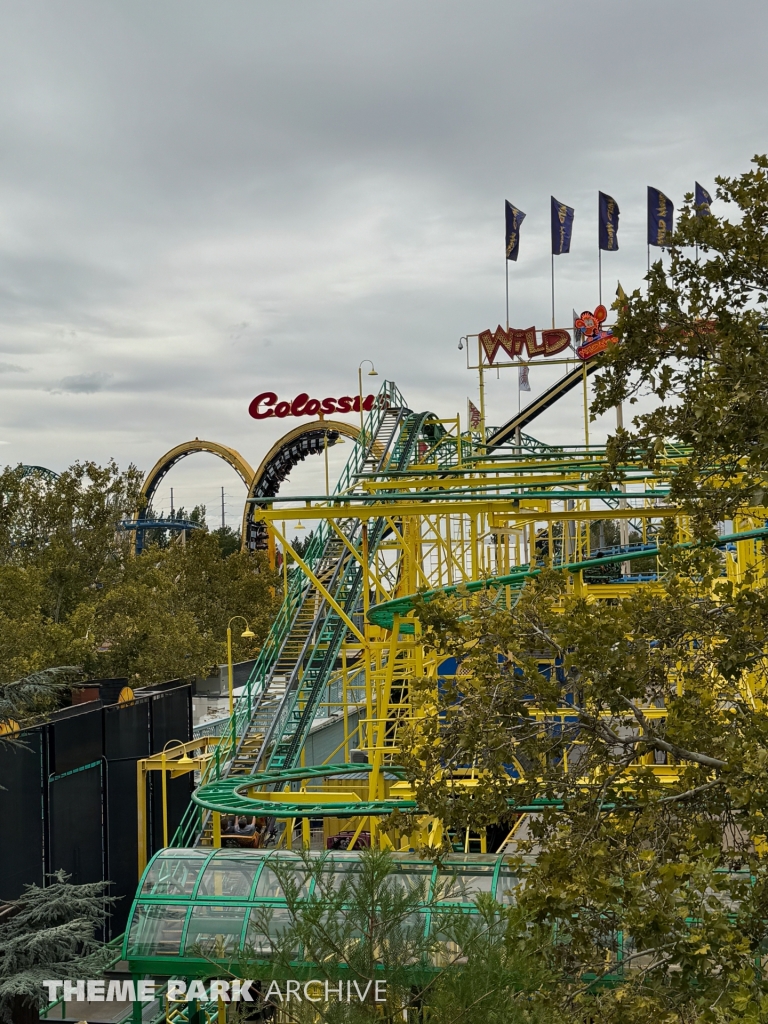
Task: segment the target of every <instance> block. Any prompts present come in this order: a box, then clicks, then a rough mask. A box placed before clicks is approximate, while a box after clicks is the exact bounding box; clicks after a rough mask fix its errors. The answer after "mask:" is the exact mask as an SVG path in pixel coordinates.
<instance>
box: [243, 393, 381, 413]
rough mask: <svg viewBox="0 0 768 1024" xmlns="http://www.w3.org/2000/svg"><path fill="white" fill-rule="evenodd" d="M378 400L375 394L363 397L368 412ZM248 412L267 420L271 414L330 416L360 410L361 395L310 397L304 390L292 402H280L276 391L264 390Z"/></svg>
mask: <svg viewBox="0 0 768 1024" xmlns="http://www.w3.org/2000/svg"><path fill="white" fill-rule="evenodd" d="M375 402H376V396H375V395H368V397H367V398H364V399H363V409H364V410H365V411H366V412H368V411H369V410H370V409H372V408H373V406H374V404H375ZM248 412H249V413H250V414H251V416H253V418H254V419H255V420H265V419H267V418H268V417H269V416H277V417H278V419H283V418H284V417H285V416H320V417H323V416H330V415H332V414H333V413H335V412H341V413H344V412H360V396H359V395H355V396H354V398H351V397H350V396H349V395H344V397H343V398H323V399H322V400H321V399H319V398H310V397H309V395H308V394H306V393H305V392H303V391H302V393H301V394H300V395H297V396H296V397H295V398H294V400H293V401H292V402H279V401H278V399H277V395H276V394H275V392H274V391H262V393H261V394H260V395H256V397H255V398H254V400H253V401H252V402H251V404H250V405H249V406H248Z"/></svg>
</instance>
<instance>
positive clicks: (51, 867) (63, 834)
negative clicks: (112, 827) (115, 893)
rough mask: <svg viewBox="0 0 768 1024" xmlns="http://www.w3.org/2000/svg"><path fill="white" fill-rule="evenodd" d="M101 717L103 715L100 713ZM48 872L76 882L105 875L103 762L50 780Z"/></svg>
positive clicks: (78, 883)
mask: <svg viewBox="0 0 768 1024" xmlns="http://www.w3.org/2000/svg"><path fill="white" fill-rule="evenodd" d="M99 717H101V716H99ZM48 794H49V795H48V801H49V820H48V836H49V846H48V871H49V872H54V871H58V870H59V869H61V868H63V869H64V871H66V872H67V874H69V875H71V876H72V877H71V879H70V881H71V882H72V883H73V884H75V885H81V884H82V883H83V882H98V881H101V880H102V879H103V878H104V830H103V810H102V762H101V760H99V761H97V762H96V763H95V764H91V765H86V766H85V767H83V768H79V769H77V770H75V771H72V772H69V773H68V774H66V775H55V776H52V777H51V778H50V779H49V780H48Z"/></svg>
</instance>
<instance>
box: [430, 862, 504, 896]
mask: <svg viewBox="0 0 768 1024" xmlns="http://www.w3.org/2000/svg"><path fill="white" fill-rule="evenodd" d="M446 868H447V870H445V871H440V873H439V874H438V876H437V884H436V889H435V896H436V897H437V899H438V900H440V901H441V902H443V903H472V901H473V900H474V898H475V896H477V895H478V894H479V893H481V892H488V893H489V892H490V891H491V887H492V885H493V873H494V871H495V870H496V863H495V859H494V861H493V862H489V863H478V861H477V860H471V859H470V858H469V857H468V858H467V859H466V860H465V861H463V862H462V861H459V860H458V859H457V860H456V861H449V862H448V863H447V864H446Z"/></svg>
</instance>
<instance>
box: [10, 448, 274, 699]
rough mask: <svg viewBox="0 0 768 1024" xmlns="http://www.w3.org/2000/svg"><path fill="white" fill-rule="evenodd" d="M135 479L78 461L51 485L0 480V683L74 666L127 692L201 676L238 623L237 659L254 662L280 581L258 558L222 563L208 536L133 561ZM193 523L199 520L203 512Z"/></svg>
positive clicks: (16, 476) (152, 548)
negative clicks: (245, 636) (247, 637)
mask: <svg viewBox="0 0 768 1024" xmlns="http://www.w3.org/2000/svg"><path fill="white" fill-rule="evenodd" d="M140 486H141V474H140V473H139V472H138V470H136V469H135V468H134V467H129V469H128V470H127V471H126V472H124V473H121V472H120V471H119V470H118V468H117V467H116V466H115V464H114V463H110V464H109V465H108V466H107V467H98V466H96V465H94V464H92V463H84V464H77V465H75V466H73V467H72V468H71V469H70V470H68V471H66V472H65V473H63V474H62V475H61V476H60V477H59V478H58V479H56V480H50V479H46V478H41V477H35V476H24V475H23V473H22V471H21V469H20V468H19V469H6V470H5V471H4V472H3V473H2V474H0V499H1V500H0V685H1V684H2V683H11V682H13V681H14V680H17V679H19V678H20V677H21V678H23V677H26V676H28V675H30V674H32V673H35V672H39V671H41V670H43V669H46V668H49V667H52V666H59V665H78V666H81V667H82V668H83V670H84V672H85V673H86V674H87V675H88V676H89V677H91V678H97V677H118V676H126V677H127V678H128V679H129V681H130V682H131V685H133V686H137V685H144V684H147V683H154V682H160V681H162V680H164V679H172V678H190V677H192V676H196V675H206V674H207V673H208V671H209V670H210V668H211V666H213V665H215V664H218V663H220V662H222V661H223V660H225V658H226V624H227V622H228V620H229V619H230V618H231V617H232V616H233V615H244V616H245V617H246V618H247V619H248V621H249V622H250V624H251V628H252V630H253V632H254V633H255V634H256V638H255V640H253V641H251V643H250V644H248V643H247V642H246V641H243V640H242V639H241V637H240V632H241V631H238V632H237V635H236V638H235V642H234V648H235V650H234V653H235V656H236V657H237V658H238V659H244V658H248V657H253V656H254V654H255V653H256V651H257V650H258V645H259V641H260V639H261V638H262V637H263V636H264V635H265V633H266V631H267V630H268V628H269V624H270V622H271V618H272V614H273V611H274V607H275V600H276V588H277V586H278V585H279V578H278V576H277V575H276V574H274V573H273V572H271V571H270V570H269V567H268V565H267V562H266V559H265V557H264V556H263V555H260V554H245V553H240V552H239V551H237V552H234V553H232V554H230V555H229V556H228V557H224V556H223V552H222V546H221V543H220V540H219V539H218V538H217V537H215V536H213V535H211V534H209V533H208V532H207V531H206V530H205V529H199V530H194V531H190V532H189V534H188V535H187V537H186V539H185V542H184V543H179V542H174V543H170V544H162V545H161V544H160V543H154V542H152V543H149V544H148V545H147V547H146V549H145V551H144V552H143V553H142V555H141V556H140V557H134V555H133V534H132V532H131V531H127V530H124V529H123V528H122V526H121V524H122V523H124V522H125V521H126V520H131V519H132V518H133V513H134V510H135V508H136V507H137V503H138V502H139V498H140ZM190 515H191V516H192V515H195V516H197V518H198V519H199V518H200V516H201V515H204V510H202V508H201V507H200V508H198V509H196V510H193V512H192V513H190Z"/></svg>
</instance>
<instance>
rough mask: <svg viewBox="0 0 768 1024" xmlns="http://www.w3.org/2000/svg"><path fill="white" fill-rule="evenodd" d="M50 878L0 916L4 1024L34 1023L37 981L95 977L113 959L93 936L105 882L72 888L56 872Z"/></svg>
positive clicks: (105, 901) (105, 904) (106, 900)
mask: <svg viewBox="0 0 768 1024" xmlns="http://www.w3.org/2000/svg"><path fill="white" fill-rule="evenodd" d="M51 878H52V881H51V883H50V884H49V885H47V886H46V887H45V888H41V887H40V886H38V885H28V886H27V887H26V889H25V891H24V893H23V895H22V896H21V897H20V898H19V899H18V900H15V901H14V902H13V903H10V904H6V905H5V906H4V907H3V908H2V912H1V913H0V1019H2V1020H4V1021H7V1022H8V1024H36V1022H37V1020H38V1019H39V1018H38V1013H39V1010H40V1008H41V1007H42V1006H43V1005H46V1004H47V999H46V993H45V989H44V988H43V981H47V980H55V979H63V978H99V977H100V976H101V974H102V973H103V971H104V968H105V967H106V966H107V964H108V963H109V962H110V960H113V959H114V958H115V955H114V951H112V950H110V949H108V948H107V947H106V946H105V945H104V944H103V943H102V942H100V941H99V940H98V939H97V938H96V937H95V934H96V931H97V930H98V929H99V928H101V927H102V926H103V924H104V921H105V918H106V915H107V913H108V908H109V905H110V903H111V902H112V899H111V897H109V896H107V895H106V893H105V889H106V886H107V884H108V883H105V882H92V883H90V884H88V885H72V884H71V883H70V882H69V881H67V875H65V874H64V872H62V871H59V872H57V874H56V875H53V876H51Z"/></svg>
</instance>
